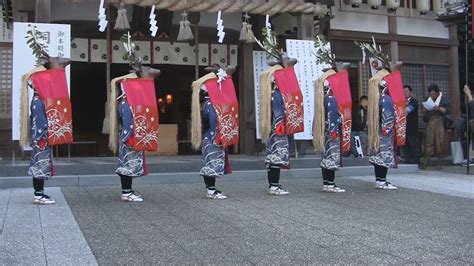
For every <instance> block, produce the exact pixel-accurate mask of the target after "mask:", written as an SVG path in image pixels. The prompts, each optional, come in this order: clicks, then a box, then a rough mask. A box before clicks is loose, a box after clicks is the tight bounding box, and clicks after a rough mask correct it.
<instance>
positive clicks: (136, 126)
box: [122, 78, 159, 151]
mask: <svg viewBox="0 0 474 266" xmlns="http://www.w3.org/2000/svg"><path fill="white" fill-rule="evenodd" d="M122 86H123V90H124V92H125V95H126V97H127V101H128V104H129V105H130V108H131V109H132V114H133V134H132V136H131V137H130V138H129V144H130V146H132V148H133V149H134V150H137V151H157V150H158V129H159V123H158V119H159V118H158V106H157V104H156V94H155V81H154V79H146V78H140V79H126V80H124V81H122Z"/></svg>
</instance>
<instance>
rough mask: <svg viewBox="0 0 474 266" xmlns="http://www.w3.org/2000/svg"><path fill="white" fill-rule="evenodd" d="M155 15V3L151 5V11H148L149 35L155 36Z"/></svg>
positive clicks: (156, 27) (156, 29)
mask: <svg viewBox="0 0 474 266" xmlns="http://www.w3.org/2000/svg"><path fill="white" fill-rule="evenodd" d="M156 23H157V21H156V15H155V5H153V6H151V12H150V31H151V36H153V37H155V36H156V32H157V31H158V26H156Z"/></svg>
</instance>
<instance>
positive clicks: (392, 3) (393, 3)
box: [386, 0, 400, 13]
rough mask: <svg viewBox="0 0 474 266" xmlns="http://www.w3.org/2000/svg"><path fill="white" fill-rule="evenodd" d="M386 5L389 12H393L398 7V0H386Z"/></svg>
mask: <svg viewBox="0 0 474 266" xmlns="http://www.w3.org/2000/svg"><path fill="white" fill-rule="evenodd" d="M386 6H387V8H388V12H389V13H394V12H396V11H397V9H398V8H399V7H400V0H387V2H386Z"/></svg>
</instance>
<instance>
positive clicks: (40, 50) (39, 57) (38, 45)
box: [25, 26, 49, 66]
mask: <svg viewBox="0 0 474 266" xmlns="http://www.w3.org/2000/svg"><path fill="white" fill-rule="evenodd" d="M42 34H43V33H42V32H41V31H39V30H38V29H37V28H36V26H30V30H28V31H27V32H26V36H25V38H26V39H28V40H27V41H26V43H27V44H28V45H29V46H30V48H31V50H32V51H33V55H34V56H35V57H36V65H37V66H40V65H44V64H46V63H47V62H48V59H49V54H48V53H47V52H46V48H47V46H46V44H44V43H42V42H40V41H39V40H38V38H37V36H41V35H42Z"/></svg>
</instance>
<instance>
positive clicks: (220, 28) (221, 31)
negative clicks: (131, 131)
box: [217, 10, 225, 43]
mask: <svg viewBox="0 0 474 266" xmlns="http://www.w3.org/2000/svg"><path fill="white" fill-rule="evenodd" d="M221 15H222V11H221V10H219V12H217V37H219V39H218V40H217V42H219V43H222V42H223V41H224V37H225V32H224V26H223V25H222V23H223V22H224V21H223V20H222V19H221Z"/></svg>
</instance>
